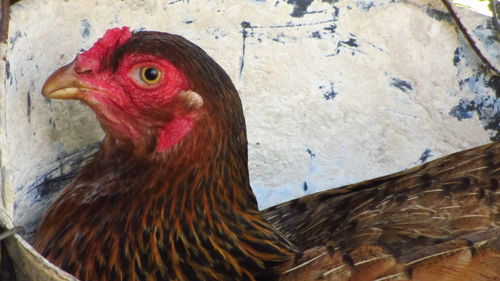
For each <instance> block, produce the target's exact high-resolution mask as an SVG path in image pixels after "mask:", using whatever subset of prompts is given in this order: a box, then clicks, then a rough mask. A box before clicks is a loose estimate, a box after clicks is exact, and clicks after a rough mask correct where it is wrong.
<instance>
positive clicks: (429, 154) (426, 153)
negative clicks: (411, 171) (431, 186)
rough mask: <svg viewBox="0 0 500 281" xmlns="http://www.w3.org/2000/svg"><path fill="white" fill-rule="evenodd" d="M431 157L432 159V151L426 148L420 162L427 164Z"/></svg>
mask: <svg viewBox="0 0 500 281" xmlns="http://www.w3.org/2000/svg"><path fill="white" fill-rule="evenodd" d="M430 157H432V150H430V149H428V148H426V149H425V150H424V152H422V155H420V158H419V159H418V162H420V163H425V162H427V160H428V159H429V158H430Z"/></svg>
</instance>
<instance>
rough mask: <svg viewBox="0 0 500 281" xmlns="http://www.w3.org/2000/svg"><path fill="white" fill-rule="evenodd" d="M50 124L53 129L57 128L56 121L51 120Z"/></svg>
mask: <svg viewBox="0 0 500 281" xmlns="http://www.w3.org/2000/svg"><path fill="white" fill-rule="evenodd" d="M49 124H50V126H52V128H54V129H55V128H56V122H54V120H52V118H49Z"/></svg>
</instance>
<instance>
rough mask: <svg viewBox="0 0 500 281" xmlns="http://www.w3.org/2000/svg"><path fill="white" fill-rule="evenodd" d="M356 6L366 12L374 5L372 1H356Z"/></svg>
mask: <svg viewBox="0 0 500 281" xmlns="http://www.w3.org/2000/svg"><path fill="white" fill-rule="evenodd" d="M355 4H356V7H358V8H361V9H362V10H363V11H365V12H368V11H369V10H370V9H371V8H373V7H375V2H374V1H361V0H358V1H356V3H355Z"/></svg>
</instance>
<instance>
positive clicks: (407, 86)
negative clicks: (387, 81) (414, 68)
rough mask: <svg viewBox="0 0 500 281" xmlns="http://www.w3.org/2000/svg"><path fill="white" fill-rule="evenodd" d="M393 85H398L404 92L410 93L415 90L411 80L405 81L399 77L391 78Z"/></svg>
mask: <svg viewBox="0 0 500 281" xmlns="http://www.w3.org/2000/svg"><path fill="white" fill-rule="evenodd" d="M391 86H393V87H396V88H398V89H400V90H401V91H403V92H404V93H409V92H411V91H412V90H413V87H412V86H411V83H410V82H409V81H405V80H402V79H398V78H394V77H392V78H391Z"/></svg>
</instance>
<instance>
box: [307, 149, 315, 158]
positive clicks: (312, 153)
mask: <svg viewBox="0 0 500 281" xmlns="http://www.w3.org/2000/svg"><path fill="white" fill-rule="evenodd" d="M306 152H307V153H308V154H309V157H311V159H313V158H314V157H316V153H314V152H313V151H312V150H311V149H310V148H308V149H306Z"/></svg>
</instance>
